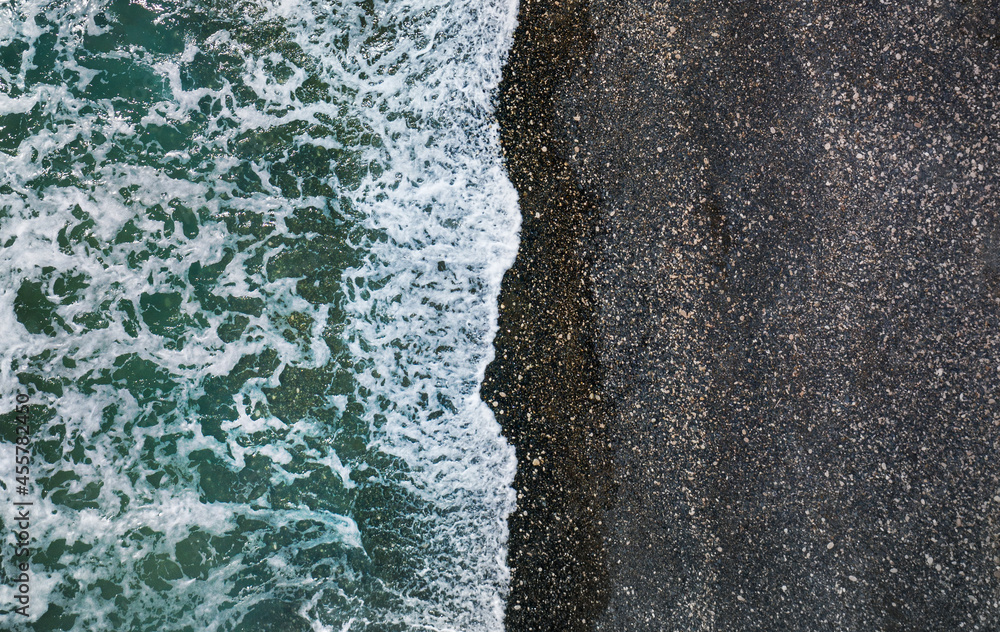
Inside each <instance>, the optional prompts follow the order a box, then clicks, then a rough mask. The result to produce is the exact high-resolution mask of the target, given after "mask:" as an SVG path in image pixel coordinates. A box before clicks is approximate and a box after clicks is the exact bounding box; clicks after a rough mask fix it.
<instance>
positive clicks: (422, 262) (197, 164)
mask: <svg viewBox="0 0 1000 632" xmlns="http://www.w3.org/2000/svg"><path fill="white" fill-rule="evenodd" d="M515 19H516V0H363V1H362V0H323V1H322V2H318V1H312V0H228V1H219V0H191V1H183V0H163V1H153V0H131V1H129V0H14V2H13V3H10V2H7V3H3V4H0V334H2V336H0V413H4V414H3V415H2V416H0V438H2V443H0V489H2V493H0V523H2V526H3V536H2V538H0V547H2V549H0V580H2V581H0V628H2V629H4V630H7V629H10V630H16V629H21V628H24V629H31V630H74V631H80V632H94V631H103V630H109V631H110V630H115V631H118V632H127V631H136V632H138V631H142V632H172V631H189V632H205V631H224V630H234V631H236V630H241V631H248V632H249V631H253V632H268V631H283V632H295V631H305V630H312V631H326V630H336V631H341V630H354V631H361V630H370V631H378V632H390V631H394V630H461V631H473V630H498V629H501V628H502V616H503V600H504V597H505V594H506V590H507V583H508V571H507V569H506V567H505V557H506V554H505V543H506V517H507V515H508V514H509V512H510V511H511V510H512V507H513V502H514V501H513V497H512V490H511V482H512V480H513V473H514V467H515V461H514V458H513V452H512V449H511V448H510V447H509V446H508V445H507V444H506V443H505V441H504V440H503V439H502V437H501V436H500V433H499V428H498V426H497V424H496V422H495V420H494V418H493V416H492V414H491V413H490V411H489V409H488V408H486V407H485V405H484V404H483V402H482V401H481V399H480V397H479V385H480V383H481V379H482V377H483V372H484V368H485V365H486V364H487V363H488V361H489V360H490V359H491V356H492V347H491V342H492V338H493V335H494V331H495V327H496V317H497V304H496V302H497V295H498V292H499V284H500V280H501V276H502V274H503V272H504V271H505V270H506V268H507V267H509V265H510V264H511V263H512V261H513V257H514V254H515V250H516V246H517V237H516V235H517V230H518V221H519V219H518V214H517V208H516V199H515V193H514V191H513V188H512V187H511V185H510V183H509V182H508V181H507V179H506V177H505V174H504V172H503V168H502V164H501V159H500V154H499V144H498V132H497V129H496V124H495V121H494V119H493V117H492V105H491V98H492V96H493V93H494V89H495V87H496V85H497V82H498V80H499V75H500V70H501V66H502V63H503V61H504V55H505V51H506V50H507V49H508V47H509V44H510V39H511V35H512V31H513V27H514V22H515ZM19 395H20V396H21V397H22V398H23V399H27V400H28V402H27V404H26V408H22V410H27V411H28V414H29V416H30V420H29V423H28V424H27V425H28V428H27V429H26V430H23V429H22V430H18V429H17V426H18V425H19V424H18V420H19V417H18V415H17V413H16V411H15V406H16V404H17V401H18V400H17V398H18V396H19ZM20 419H21V420H22V421H23V419H24V418H23V417H21V418H20ZM22 436H23V437H27V438H25V439H19V438H18V437H22ZM18 441H20V442H21V443H22V444H23V447H24V450H26V451H27V452H30V454H31V460H30V468H29V470H28V471H27V473H26V474H25V472H24V471H23V470H22V471H21V472H18V471H17V470H16V469H15V468H16V467H17V465H16V457H17V456H18V455H19V454H22V453H23V452H24V450H23V451H22V452H18V451H17V447H18V446H17V445H16V443H17V442H18ZM15 502H20V503H22V505H20V507H23V506H28V507H30V520H29V521H28V522H29V523H30V524H29V525H28V526H27V528H26V529H24V528H21V527H23V526H24V525H21V527H19V526H18V514H17V513H16V511H15V505H14V503H15ZM22 522H23V521H22ZM20 532H25V533H26V534H27V536H28V537H29V538H30V540H29V542H28V547H29V550H30V572H29V578H28V581H27V582H23V584H24V585H25V586H27V588H26V589H24V588H21V586H22V583H19V582H18V578H19V573H20V571H19V569H18V567H17V564H18V562H21V561H23V560H24V558H23V557H22V558H19V557H16V555H15V554H16V552H17V551H18V548H17V545H18V544H19V542H20V540H19V539H20V538H22V537H23V536H24V534H22V535H19V533H20ZM22 579H23V578H22ZM19 591H21V592H19ZM25 591H27V593H28V595H29V597H30V604H29V605H28V607H27V610H26V611H25V610H24V609H22V610H21V612H18V611H17V610H16V608H18V607H19V603H23V601H21V602H19V600H18V599H17V598H18V596H19V595H20V594H22V593H23V592H25ZM25 612H26V614H25Z"/></svg>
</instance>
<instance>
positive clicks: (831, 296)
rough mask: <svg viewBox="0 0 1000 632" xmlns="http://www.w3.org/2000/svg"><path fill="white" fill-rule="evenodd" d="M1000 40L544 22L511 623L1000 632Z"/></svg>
mask: <svg viewBox="0 0 1000 632" xmlns="http://www.w3.org/2000/svg"><path fill="white" fill-rule="evenodd" d="M997 19H1000V8H998V7H997V6H996V5H995V4H994V3H993V2H974V1H966V2H958V1H953V2H936V1H932V2H919V3H918V2H885V3H882V2H877V1H872V2H860V1H857V0H851V1H839V0H838V1H836V2H832V1H826V2H824V1H820V2H808V3H805V2H729V1H712V2H708V1H704V2H703V1H695V2H691V1H685V2H680V1H665V2H652V1H640V0H625V1H622V2H614V3H611V2H603V1H599V0H594V1H592V2H583V1H578V2H577V1H565V0H564V1H560V2H557V1H555V0H546V1H544V2H529V1H528V0H523V2H522V7H521V23H520V26H519V29H518V33H517V41H516V44H515V48H514V50H513V52H512V57H511V61H510V63H509V65H508V68H507V74H506V76H505V81H504V84H503V86H502V88H501V92H500V94H499V96H498V112H499V115H500V119H501V126H502V130H503V142H504V150H505V154H506V157H507V161H508V168H509V170H510V175H511V179H512V181H513V182H514V184H515V186H517V188H518V191H519V192H520V195H521V210H522V214H523V216H524V227H523V234H522V247H521V252H520V254H519V256H518V261H517V263H516V264H515V267H514V268H513V269H512V270H511V271H510V272H509V273H508V275H507V278H506V280H505V286H504V290H503V294H502V296H501V303H502V306H501V322H500V335H499V336H498V338H497V341H496V345H497V359H496V360H495V361H494V363H493V364H492V365H491V367H490V370H489V372H488V376H487V377H488V379H487V383H486V385H485V387H484V398H485V399H487V401H489V402H491V403H492V405H493V407H494V409H495V411H496V413H497V417H498V419H499V420H500V422H501V423H502V424H503V426H504V429H505V433H506V435H507V436H508V438H509V439H510V440H511V441H512V442H513V444H514V445H515V446H516V448H517V451H518V458H519V472H518V478H517V480H516V482H515V485H516V487H517V489H518V492H519V501H518V502H519V508H518V512H517V514H515V515H514V516H513V517H512V519H511V522H510V528H511V537H510V559H509V561H510V565H511V567H512V569H513V582H512V593H511V595H510V599H509V603H508V609H507V628H508V630H511V631H517V632H521V631H528V630H609V631H611V630H664V631H666V630H670V631H678V630H691V631H693V630H719V631H725V632H731V631H741V630H760V631H761V632H765V631H766V632H772V631H775V630H781V631H791V630H802V631H816V630H831V631H832V630H837V631H848V630H849V631H855V630H857V631H859V632H860V631H869V630H886V631H888V630H900V631H902V630H928V631H930V630H935V631H936V630H949V631H950V630H997V629H1000V462H998V460H1000V454H998V452H997V446H998V444H1000V404H998V403H997V400H998V399H1000V212H998V209H1000V201H998V198H997V187H998V186H1000V162H998V158H1000V155H998V154H1000V145H998V142H1000V121H998V117H1000V109H998V105H997V102H998V91H1000V88H998V86H1000V26H998V24H997Z"/></svg>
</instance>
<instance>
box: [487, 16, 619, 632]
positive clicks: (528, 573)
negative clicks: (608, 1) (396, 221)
mask: <svg viewBox="0 0 1000 632" xmlns="http://www.w3.org/2000/svg"><path fill="white" fill-rule="evenodd" d="M587 5H588V2H586V1H581V0H569V1H565V2H555V1H552V0H546V1H542V2H531V1H523V2H521V4H520V8H519V16H518V27H517V30H516V31H515V36H514V41H515V43H514V45H513V47H512V49H511V51H510V55H509V57H508V62H507V65H506V66H505V68H504V75H503V80H502V82H501V84H500V87H499V90H498V96H497V98H496V102H497V118H498V121H499V123H500V129H501V144H502V147H503V152H504V157H505V162H506V166H507V170H508V177H509V178H510V180H511V182H512V183H513V184H514V186H515V188H516V189H517V191H518V195H519V204H520V209H521V214H522V225H521V243H520V248H519V251H518V255H517V259H516V261H515V263H514V265H513V267H512V268H511V269H510V270H508V271H507V273H506V275H505V276H504V281H503V286H502V290H501V294H500V297H499V299H498V302H499V306H500V318H499V328H498V333H497V336H496V339H495V340H494V346H495V349H496V356H495V359H494V361H493V362H492V363H491V364H490V366H489V367H488V369H487V371H486V378H485V380H484V383H483V386H482V398H483V400H484V401H485V402H486V403H487V404H488V405H489V406H490V407H491V408H492V409H493V411H494V413H495V415H496V417H497V420H498V422H499V423H500V424H501V426H502V428H503V433H504V435H505V437H506V438H507V440H508V441H510V442H511V444H512V445H513V446H514V447H515V450H516V453H517V459H518V468H517V474H516V478H515V482H514V486H515V488H516V490H517V495H518V500H517V509H516V512H515V513H514V514H512V515H511V516H510V518H509V521H508V524H509V529H510V539H509V543H508V546H509V551H510V553H509V557H508V565H509V566H510V568H511V576H512V577H511V593H510V596H509V598H508V603H507V609H506V622H507V623H506V627H507V629H508V630H517V631H522V632H529V631H534V630H537V631H547V630H561V631H565V632H573V631H576V630H581V631H582V630H587V629H589V627H590V626H591V625H592V623H593V621H594V620H595V618H596V617H597V616H598V615H599V613H600V612H601V611H602V610H603V609H604V607H605V605H606V597H605V592H606V590H605V584H606V581H607V579H606V565H605V563H604V554H603V538H604V535H603V529H604V527H603V524H604V520H603V515H604V512H605V510H606V499H607V497H608V481H609V477H608V476H607V474H608V472H607V456H608V455H607V443H606V433H605V432H604V431H602V430H601V425H602V424H601V423H600V422H597V423H594V422H595V420H599V419H601V418H602V416H603V415H605V414H606V413H605V410H604V407H603V404H602V401H601V398H600V392H599V390H600V372H599V370H598V364H597V359H596V353H595V350H594V346H593V345H594V317H593V311H592V310H593V297H592V294H591V289H590V287H589V282H588V281H587V279H588V276H589V267H590V265H591V261H590V260H591V259H592V256H593V255H592V253H591V252H588V251H587V250H586V249H587V248H588V247H589V246H590V244H591V243H592V235H590V234H589V233H590V232H591V231H592V227H591V226H590V225H589V224H590V217H591V216H592V215H593V213H594V212H595V209H594V203H593V201H592V200H590V199H588V198H587V196H585V195H584V194H583V193H582V192H581V191H580V189H579V188H578V187H577V186H576V184H575V181H574V176H573V174H572V172H571V170H570V167H569V163H568V162H567V161H566V160H565V158H564V157H562V156H560V154H559V152H558V150H557V145H558V144H559V143H558V140H557V136H558V135H559V134H560V131H559V130H558V128H557V127H556V125H557V121H556V117H555V116H554V112H555V109H556V107H557V102H558V99H559V98H560V97H561V92H560V90H561V88H562V86H564V85H565V84H566V83H567V82H568V80H569V78H570V74H571V72H572V69H573V68H574V67H577V66H578V65H580V64H582V62H583V60H584V59H585V58H586V55H587V54H588V49H589V44H590V34H589V32H588V31H587V20H588V16H587V10H586V7H587ZM542 148H544V149H542Z"/></svg>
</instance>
